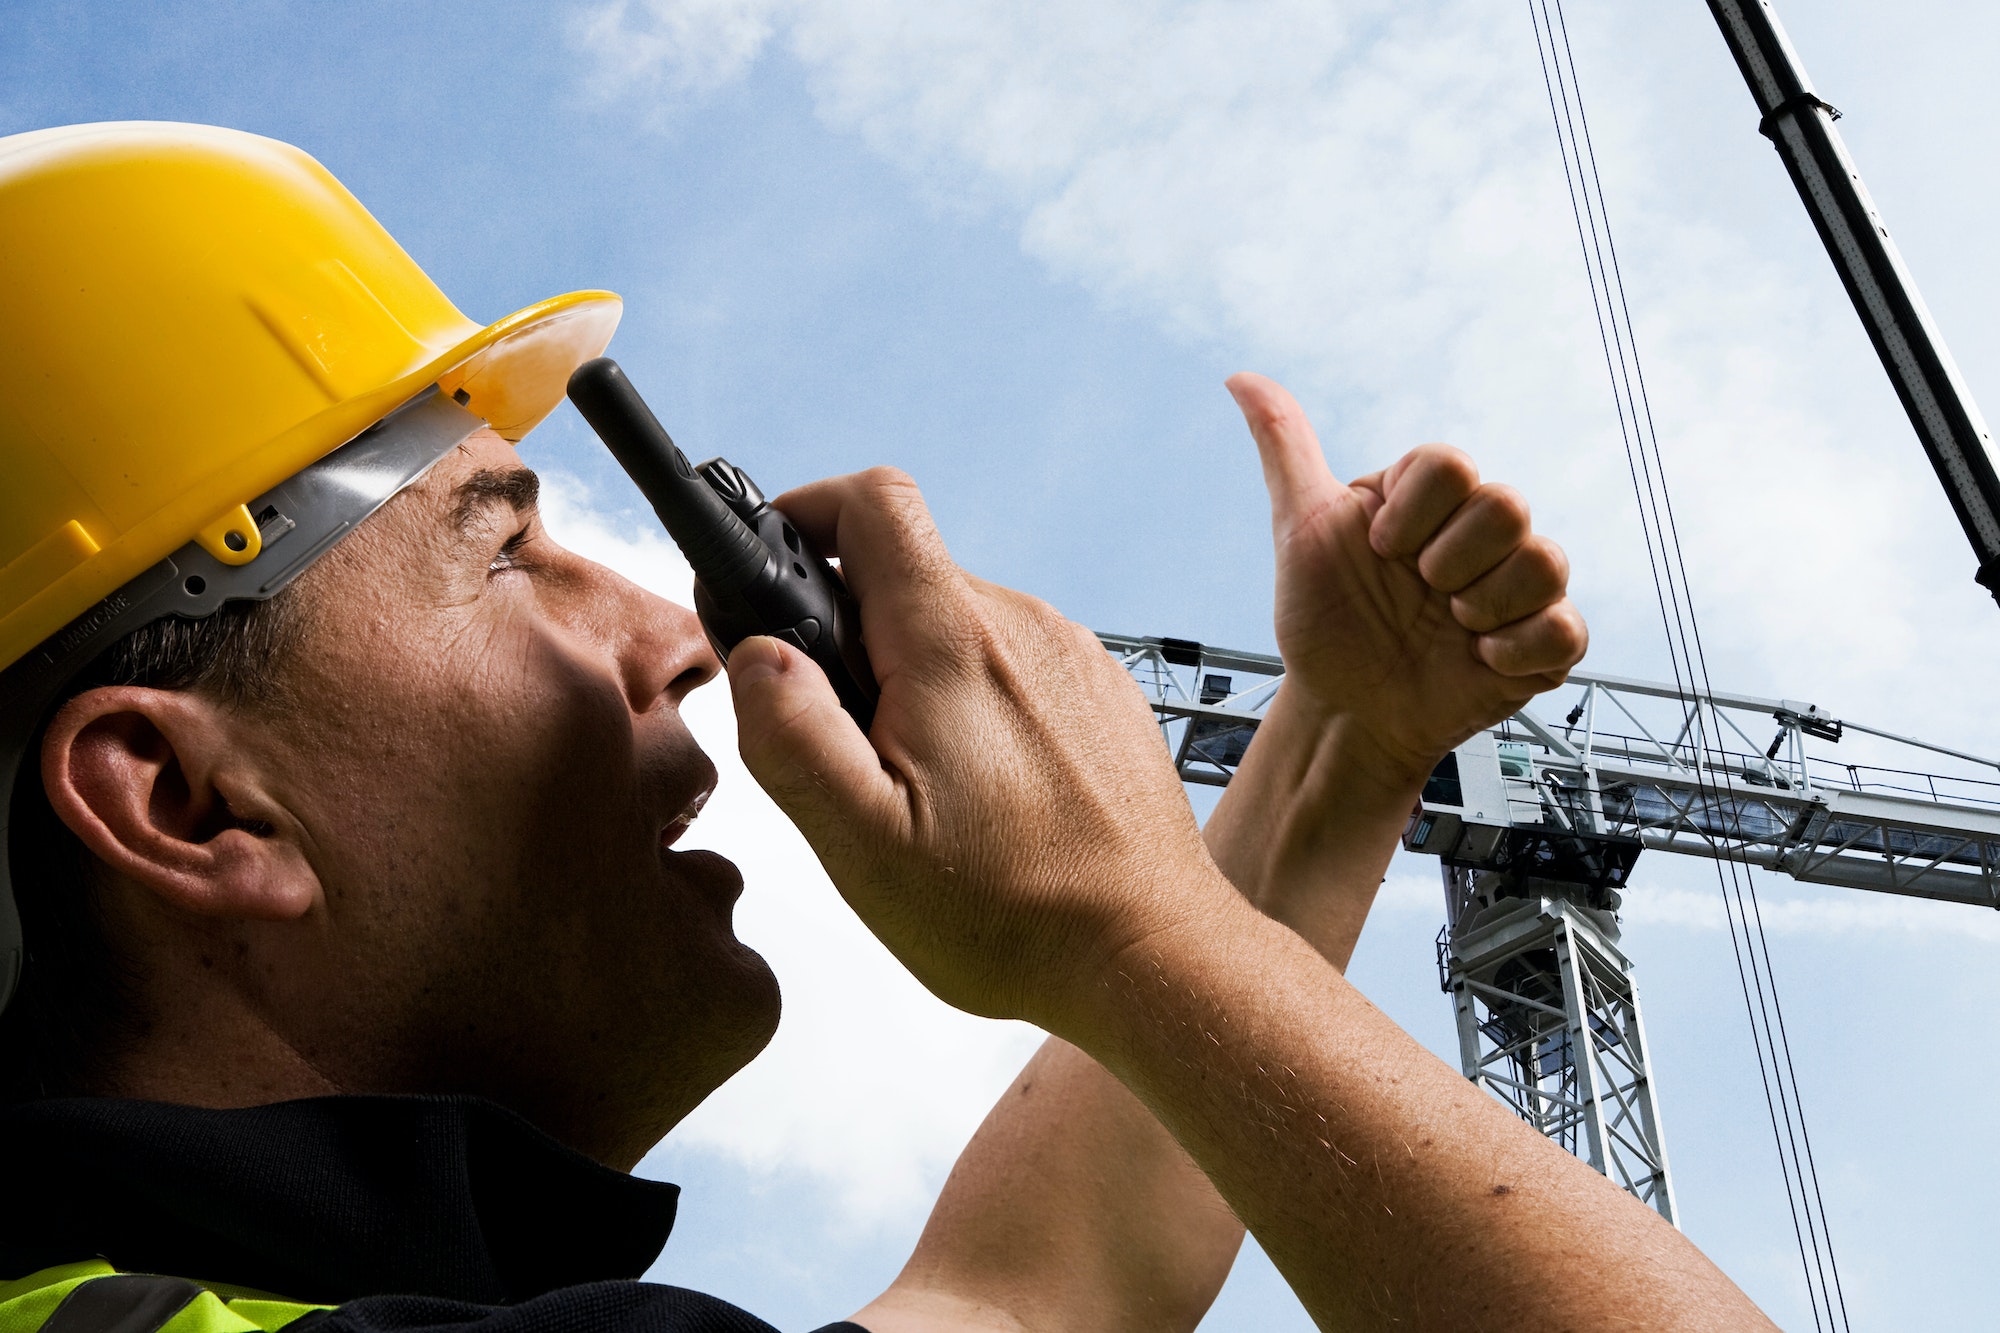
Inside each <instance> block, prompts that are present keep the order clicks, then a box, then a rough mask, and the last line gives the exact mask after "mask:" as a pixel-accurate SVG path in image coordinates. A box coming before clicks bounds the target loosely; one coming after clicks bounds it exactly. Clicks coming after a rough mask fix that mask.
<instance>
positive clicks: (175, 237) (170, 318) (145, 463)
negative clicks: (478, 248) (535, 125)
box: [0, 122, 620, 669]
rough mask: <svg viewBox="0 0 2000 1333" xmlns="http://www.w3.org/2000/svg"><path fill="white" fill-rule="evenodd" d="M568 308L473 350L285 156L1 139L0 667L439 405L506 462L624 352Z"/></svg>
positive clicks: (599, 316)
mask: <svg viewBox="0 0 2000 1333" xmlns="http://www.w3.org/2000/svg"><path fill="white" fill-rule="evenodd" d="M619 313H620V303H619V300H618V298H617V297H616V296H614V295H612V294H611V293H609V292H599V291H586V292H571V293H569V294H568V295H564V296H557V297H554V298H552V299H550V300H546V301H542V302H540V303H538V304H535V305H531V306H529V307H527V308H526V309H524V310H520V311H517V312H515V313H514V314H512V315H509V316H507V317H506V318H505V319H502V320H499V321H498V322H496V323H493V324H488V325H486V326H484V327H481V326H480V325H479V324H478V323H476V322H475V321H473V320H470V319H468V318H466V317H465V316H464V315H462V314H460V313H459V311H458V309H457V307H455V306H453V305H452V303H451V302H450V301H449V300H447V299H446V298H445V295H444V293H443V292H441V291H439V290H438V288H437V286H436V284H434V283H433V282H432V281H431V280H430V279H429V278H428V277H427V276H425V274H424V272H423V270H422V269H420V268H418V267H417V265H416V262H415V261H414V260H412V259H411V258H410V257H409V255H407V254H405V253H404V252H403V250H402V247H400V246H398V245H397V244H396V242H395V241H394V239H392V238H391V237H390V235H389V233H388V232H387V231H385V230H384V229H383V227H382V225H381V224H380V223H379V222H377V221H376V220H375V219H374V217H373V216H371V215H370V214H369V212H368V210H366V209H365V208H363V207H362V206H361V204H360V202H359V201H358V200H356V199H355V197H354V196H353V195H352V194H350V193H348V191H347V190H346V189H345V188H344V187H343V186H342V185H341V184H340V182H339V181H337V180H335V179H334V178H333V176H332V175H331V174H330V173H329V172H328V171H327V170H326V168H324V167H322V166H321V165H320V164H319V163H318V162H316V161H314V160H313V159H312V158H311V157H309V156H308V155H306V154H305V153H303V152H301V151H300V150H298V149H296V148H293V147H291V146H290V145H288V144H283V143H279V142H277V141H275V140H272V139H265V138H261V137H259V136H257V135H253V134H245V133H242V132H240V131H237V130H226V129H217V128H214V127H211V126H203V125H176V124H165V123H157V122H124V123H113V124H101V125H74V126H68V127H65V128H61V129H50V130H38V131H35V132H33V133H29V134H18V135H13V136H11V137H8V138H0V479H4V481H0V669H4V668H5V667H7V666H8V665H9V664H11V663H13V662H14V661H16V660H17V659H19V658H20V657H21V656H22V654H24V653H26V652H27V651H28V650H29V649H31V648H33V647H34V646H35V645H36V644H38V643H41V642H42V641H43V640H44V639H46V638H48V637H49V636H50V635H52V634H55V633H56V632H57V631H59V630H61V629H62V628H63V627H64V626H65V625H67V624H68V623H69V622H70V621H71V620H73V619H74V618H76V617H77V616H79V615H81V614H82V613H84V612H85V611H86V610H88V609H89V608H91V607H93V606H94V605H96V604H97V603H98V602H99V601H100V600H101V599H103V598H104V597H106V596H107V595H109V594H111V593H112V592H114V591H115V590H116V589H118V588H119V587H121V586H122V585H124V584H125V583H126V582H127V581H128V580H130V579H132V578H133V577H135V576H136V575H138V574H139V573H141V572H142V571H144V570H146V569H148V568H149V567H151V566H152V565H154V564H155V563H156V562H157V561H159V560H161V559H162V558H164V557H165V556H167V555H168V554H169V553H171V552H173V551H174V550H176V549H178V548H179V547H181V546H183V545H184V544H186V543H188V542H189V541H195V542H199V543H200V544H201V546H202V547H203V548H204V549H205V550H207V551H208V553H209V554H210V555H212V556H214V557H215V558H216V559H217V560H219V561H221V562H222V563H224V564H231V565H234V564H245V563H248V562H249V561H251V560H253V559H255V558H256V556H257V554H258V550H259V546H260V536H259V533H258V528H257V525H256V524H255V523H254V522H252V521H251V516H250V515H249V513H248V512H247V511H246V510H245V508H244V504H245V502H246V501H248V500H250V499H252V498H253V497H256V496H258V495H261V494H263V493H264V492H265V491H267V490H269V489H270V488H271V487H273V486H274V485H276V484H277V483H279V482H282V481H284V480H285V479H286V478H288V477H291V476H293V475H294V474H296V473H298V472H299V471H300V470H301V469H303V468H304V467H306V465H308V464H310V463H312V462H314V461H315V460H317V459H319V458H321V457H323V456H325V455H326V454H328V453H330V452H331V451H333V450H335V449H337V448H339V447H340V446H341V445H342V444H344V443H346V442H347V441H348V440H350V439H353V438H354V437H355V436H356V435H358V434H359V433H360V432H362V431H363V430H365V429H366V428H367V427H369V426H370V425H371V424H373V423H375V422H376V421H379V420H381V419H382V418H383V417H385V416H387V415H388V414H389V413H390V412H391V411H392V410H393V409H395V408H396V407H398V406H399V405H401V404H403V403H404V402H406V401H408V400H409V399H411V398H412V397H413V396H415V395H416V394H418V393H419V392H421V391H423V390H425V389H427V388H428V387H429V386H431V385H432V384H436V385H439V386H440V387H441V388H442V389H443V391H444V392H445V393H447V394H453V395H455V396H456V397H457V398H458V400H459V401H460V402H461V403H463V404H464V405H465V406H466V407H467V408H468V409H469V410H470V411H471V412H472V413H474V414H475V415H477V416H479V417H482V418H484V419H485V420H486V421H487V422H488V423H490V424H491V425H492V426H493V427H494V429H496V430H497V431H499V432H500V433H501V434H502V435H504V436H506V437H507V438H509V439H519V438H520V437H521V436H522V435H524V434H526V433H527V431H528V430H529V429H530V428H531V427H533V426H534V425H535V424H536V423H537V422H539V421H540V420H541V419H542V418H543V417H544V416H546V415H547V414H548V412H549V411H550V410H551V409H552V408H554V407H555V405H556V404H557V403H558V402H560V401H561V399H562V396H563V388H564V384H565V382H566V380H567V378H568V376H569V373H570V372H571V371H572V370H574V369H575V368H576V367H577V366H578V365H579V364H581V363H582V362H583V361H585V360H588V359H589V358H591V357H593V356H596V355H597V354H598V353H599V352H601V351H602V350H603V349H604V346H605V344H606V343H607V342H609V341H610V338H611V332H612V330H613V328H615V327H616V325H617V322H618V316H619Z"/></svg>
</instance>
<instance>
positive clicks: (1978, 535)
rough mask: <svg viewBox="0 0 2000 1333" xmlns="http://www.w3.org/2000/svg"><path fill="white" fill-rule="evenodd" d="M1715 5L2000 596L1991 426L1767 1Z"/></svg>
mask: <svg viewBox="0 0 2000 1333" xmlns="http://www.w3.org/2000/svg"><path fill="white" fill-rule="evenodd" d="M1708 8H1709V10H1710V12H1711V13H1713V14H1714V15H1715V21H1716V24H1717V25H1718V26H1719V27H1721V29H1722V36H1723V40H1724V41H1726V42H1728V43H1729V51H1730V54H1731V55H1733V56H1735V57H1736V67H1737V68H1738V69H1740V70H1741V71H1742V72H1743V80H1744V82H1746V83H1748V84H1749V85H1750V94H1751V96H1752V97H1754V98H1755V99H1756V101H1757V114H1758V116H1759V119H1758V122H1757V128H1758V131H1759V132H1760V133H1762V134H1763V135H1764V136H1765V137H1766V138H1768V139H1770V140H1771V142H1772V143H1773V144H1775V145H1776V146H1777V149H1778V156H1779V157H1781V158H1783V159H1784V163H1785V169H1786V170H1787V171H1788V172H1790V173H1791V177H1792V184H1793V185H1795V186H1797V187H1798V191H1799V198H1800V200H1801V201H1803V202H1804V204H1805V206H1806V212H1807V213H1808V214H1809V215H1810V216H1811V217H1812V221H1813V226H1814V228H1815V229H1817V230H1818V232H1819V237H1820V240H1821V241H1822V242H1824V243H1825V245H1826V252H1827V255H1828V256H1829V257H1830V258H1831V259H1832V260H1833V266H1834V268H1835V269H1836V270H1838V272H1839V273H1840V280H1841V282H1842V284H1844V285H1845V286H1846V288H1847V294H1848V296H1849V297H1850V298H1851V299H1852V300H1853V302H1854V309H1855V312H1856V313H1857V314H1859V315H1860V316H1861V323H1862V325H1863V326H1864V327H1865V328H1866V329H1867V330H1868V338H1869V341H1871V342H1873V343H1874V344H1875V352H1876V355H1878V356H1880V357H1881V358H1882V367H1883V369H1884V370H1887V371H1888V372H1889V379H1890V381H1891V382H1892V383H1893V384H1894V385H1895V386H1896V396H1897V397H1898V398H1900V399H1902V402H1903V410H1904V411H1905V412H1907V413H1909V416H1910V424H1911V425H1912V426H1914V427H1915V428H1916V432H1917V439H1918V440H1919V441H1920V442H1921V443H1922V444H1923V446H1924V452H1925V453H1926V454H1928V455H1930V460H1931V466H1932V467H1933V468H1934V469H1936V471H1937V476H1938V480H1939V481H1940V482H1941V483H1943V485H1944V490H1945V495H1946V496H1947V497H1948V498H1949V499H1950V501H1951V507H1952V510H1953V512H1954V513H1956V514H1957V515H1958V521H1959V525H1960V526H1961V527H1963V528H1964V529H1965V535H1966V539H1967V540H1968V541H1970V542H1971V543H1972V549H1973V552H1974V553H1975V555H1976V556H1977V557H1978V560H1979V567H1978V570H1977V572H1976V573H1975V574H1974V576H1973V577H1974V578H1976V579H1977V580H1978V581H1979V583H1980V585H1981V586H1983V587H1984V588H1986V590H1987V591H1988V592H1991V593H1992V594H1993V596H1994V598H1995V600H2000V469H1996V465H1995V458H1994V452H1993V439H1992V435H1991V434H1990V432H1988V430H1987V429H1986V421H1985V418H1983V417H1982V416H1980V414H1979V408H1978V406H1977V404H1975V403H1974V402H1973V401H1972V394H1971V393H1970V391H1968V390H1967V388H1966V387H1965V382H1964V381H1963V379H1961V378H1960V376H1959V373H1958V367H1957V365H1956V364H1955V363H1953V361H1952V359H1951V353H1950V352H1949V351H1948V350H1946V348H1945V345H1944V338H1943V337H1942V336H1941V335H1940V334H1939V333H1938V330H1937V326H1936V325H1935V324H1934V323H1933V322H1932V321H1931V315H1930V311H1929V310H1927V309H1926V308H1925V306H1924V301H1923V297H1921V296H1920V295H1918V293H1917V287H1916V283H1915V282H1913V281H1912V280H1911V278H1910V274H1909V270H1908V269H1907V268H1905V267H1904V265H1903V258H1902V256H1901V255H1900V254H1898V253H1897V251H1896V245H1895V242H1894V241H1892V240H1890V239H1889V230H1888V228H1887V227H1885V226H1884V225H1883V223H1882V219H1881V216H1880V215H1879V214H1878V213H1877V212H1876V211H1875V205H1874V202H1873V201H1872V200H1870V199H1869V197H1868V190H1867V187H1866V186H1864V185H1863V184H1862V183H1861V176H1860V173H1858V172H1857V171H1856V170H1855V168H1854V163H1853V161H1852V160H1851V159H1850V158H1849V157H1848V155H1847V146H1846V145H1845V144H1843V143H1842V142H1841V140H1840V134H1839V132H1838V131H1837V130H1835V129H1834V127H1833V122H1834V121H1835V120H1837V119H1839V117H1840V113H1839V112H1838V111H1836V110H1834V108H1833V107H1831V106H1829V105H1828V104H1827V103H1826V102H1824V101H1822V100H1821V99H1820V97H1819V94H1818V93H1816V92H1815V91H1814V90H1813V86H1812V81H1811V80H1810V79H1808V78H1807V77H1806V72H1805V69H1804V68H1803V67H1802V66H1801V65H1800V64H1799V57H1798V53H1797V52H1795V51H1794V50H1793V49H1792V44H1791V41H1790V39H1789V38H1787V37H1786V36H1785V30H1784V29H1783V28H1782V27H1781V26H1779V23H1778V16H1777V14H1776V13H1775V12H1773V11H1772V9H1771V6H1770V4H1769V2H1768V0H1708Z"/></svg>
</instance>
